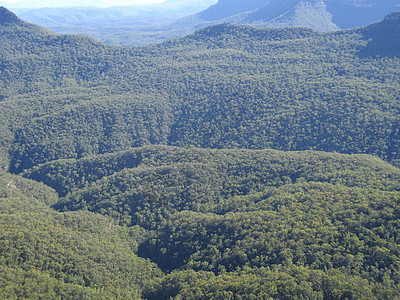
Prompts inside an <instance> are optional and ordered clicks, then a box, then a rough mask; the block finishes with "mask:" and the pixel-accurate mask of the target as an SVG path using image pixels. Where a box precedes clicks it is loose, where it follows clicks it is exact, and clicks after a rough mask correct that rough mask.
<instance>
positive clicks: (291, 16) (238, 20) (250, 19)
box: [16, 0, 400, 46]
mask: <svg viewBox="0 0 400 300" xmlns="http://www.w3.org/2000/svg"><path fill="white" fill-rule="evenodd" d="M213 3H215V0H214V1H213V0H199V1H195V2H191V3H190V4H187V3H186V4H184V2H182V1H180V0H169V1H166V2H164V3H162V4H158V5H148V6H138V7H114V8H107V9H104V8H68V9H65V8H64V9H59V8H51V9H45V8H43V9H35V10H32V9H31V10H17V11H16V12H17V15H18V16H20V17H21V18H22V19H23V20H25V21H28V22H32V23H35V24H39V25H42V26H45V27H46V28H49V29H51V30H53V31H55V32H57V33H76V34H86V35H90V36H93V37H95V38H97V39H99V40H101V41H102V42H105V43H108V44H115V45H121V46H138V45H145V44H154V43H160V42H162V41H165V40H168V39H172V38H177V37H182V36H185V35H188V34H190V33H193V32H194V31H196V30H198V29H200V28H204V27H206V26H209V25H212V24H219V23H231V24H247V25H254V26H264V27H307V28H312V29H315V30H319V31H333V30H338V29H346V28H354V27H360V26H366V25H368V24H370V23H373V22H376V21H378V20H381V19H383V18H384V16H385V15H387V14H389V13H391V12H395V11H398V10H400V6H399V5H400V2H399V0H385V1H378V0H359V1H353V0H325V1H323V0H308V1H303V0H254V1H245V0H219V1H218V2H217V3H215V4H213ZM211 4H213V5H211ZM210 5H211V6H210ZM202 9H203V10H202ZM201 10H202V11H201Z"/></svg>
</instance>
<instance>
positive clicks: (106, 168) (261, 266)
mask: <svg viewBox="0 0 400 300" xmlns="http://www.w3.org/2000/svg"><path fill="white" fill-rule="evenodd" d="M24 175H25V176H28V177H30V178H34V179H36V180H42V181H43V182H46V183H47V184H49V185H51V186H54V187H56V188H57V189H58V190H59V191H60V192H61V193H63V194H66V197H65V199H64V200H62V201H61V202H60V203H58V204H56V207H60V208H63V209H64V210H82V209H88V210H91V211H94V212H99V213H101V214H107V215H110V216H112V217H113V218H115V219H116V220H118V222H122V223H126V224H129V225H140V226H141V227H144V228H146V229H148V230H150V231H151V234H150V235H149V236H148V237H147V238H145V239H144V240H142V241H141V242H140V244H139V246H138V254H139V255H140V256H142V257H147V258H150V259H151V260H152V261H154V262H156V263H157V264H158V266H159V267H161V268H162V269H163V270H164V271H166V272H172V273H171V274H170V275H168V276H166V277H163V278H162V279H160V280H159V281H157V280H156V283H155V284H154V285H152V287H150V288H149V289H148V290H145V292H144V293H145V294H144V295H146V297H149V298H151V299H153V298H154V299H169V297H176V299H187V298H189V299H209V298H218V297H228V295H230V296H229V297H232V299H257V298H260V297H261V298H269V297H272V298H278V299H288V298H295V297H298V298H299V299H303V298H307V297H309V298H311V299H325V298H326V299H337V298H343V299H345V298H346V297H347V298H351V297H353V298H355V299H359V298H361V299H365V298H371V297H372V298H374V297H377V298H379V299H388V298H390V297H391V296H393V295H399V292H400V291H399V290H398V284H399V280H400V273H399V271H398V270H399V269H400V268H399V267H400V265H399V262H400V259H399V258H400V252H399V251H400V246H399V245H400V240H399V236H398V234H397V232H398V231H399V230H400V228H399V225H400V223H399V222H398V220H399V218H400V215H399V212H400V207H399V204H400V186H399V179H400V170H399V169H398V168H396V167H393V166H391V165H390V164H388V163H386V162H384V161H382V160H380V159H378V158H375V157H371V156H368V155H344V154H332V153H324V152H314V151H303V152H282V151H276V150H211V149H209V150H206V149H194V148H191V149H184V148H176V147H166V146H148V147H144V148H135V149H131V150H129V151H124V152H120V153H115V154H106V155H101V156H95V157H91V158H89V157H88V158H84V159H80V160H71V159H70V160H60V161H55V162H51V163H47V164H44V165H42V166H39V167H37V168H34V169H32V170H31V171H29V172H26V173H25V174H24ZM177 270H181V271H180V272H175V271H177ZM196 272H200V273H196ZM271 278H275V279H276V280H275V281H271ZM248 281H249V282H250V281H251V282H253V283H252V284H250V285H248V284H246V282H248ZM157 282H158V283H157ZM221 282H222V283H221ZM206 283H207V284H208V286H206ZM291 287H292V288H291ZM385 295H386V296H385ZM229 297H228V298H229ZM235 297H236V298H235ZM241 297H242V298H241Z"/></svg>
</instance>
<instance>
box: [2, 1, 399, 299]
mask: <svg viewBox="0 0 400 300" xmlns="http://www.w3.org/2000/svg"><path fill="white" fill-rule="evenodd" d="M399 36H400V13H392V14H390V15H388V16H386V17H385V18H384V19H383V20H382V21H379V22H376V23H373V24H371V25H368V26H366V27H362V28H356V29H351V30H344V31H334V32H318V31H315V30H312V29H307V28H260V27H251V26H248V25H237V24H217V25H213V26H210V27H206V28H202V29H201V30H198V31H196V32H195V33H193V34H191V35H189V36H186V37H183V38H179V39H175V40H170V41H167V42H164V43H162V44H158V45H151V46H144V47H136V48H123V47H117V46H111V45H106V44H103V43H101V42H99V41H98V40H95V39H93V38H90V37H86V36H82V35H59V34H56V33H54V32H51V31H49V30H47V29H45V28H43V27H40V26H37V25H34V24H28V23H26V22H24V21H22V20H21V19H20V18H18V17H17V16H15V15H14V14H13V13H12V12H10V11H8V10H7V9H5V8H3V7H1V8H0V53H1V54H0V120H1V122H0V166H1V169H0V298H1V299H24V298H26V299H155V300H159V299H165V300H168V299H270V298H272V299H387V300H389V299H397V298H399V297H400V235H399V234H398V233H399V232H400V223H399V219H400V169H399V168H398V167H397V166H400V103H399V99H400V82H399V78H400V40H399V38H398V37H399Z"/></svg>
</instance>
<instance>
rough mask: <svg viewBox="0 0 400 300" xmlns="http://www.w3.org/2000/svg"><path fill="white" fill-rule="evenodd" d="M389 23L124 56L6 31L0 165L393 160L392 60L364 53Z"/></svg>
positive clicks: (207, 33)
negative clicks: (218, 154) (299, 157)
mask: <svg viewBox="0 0 400 300" xmlns="http://www.w3.org/2000/svg"><path fill="white" fill-rule="evenodd" d="M389 21H390V22H389ZM397 23H398V20H397V19H396V18H395V17H393V18H392V19H390V20H389V19H388V20H385V21H383V22H382V24H381V25H380V26H375V25H374V26H370V27H367V28H363V29H357V30H352V31H343V32H334V33H324V34H323V33H317V32H314V31H312V30H307V29H301V28H291V29H288V28H285V29H265V28H252V27H248V26H237V25H227V24H224V25H217V26H212V27H208V28H205V29H203V30H200V31H198V32H197V33H195V34H193V35H190V36H188V37H186V38H183V39H178V40H172V41H169V42H165V43H163V44H160V45H155V46H148V47H142V48H133V49H128V48H117V47H112V46H107V45H104V44H101V43H99V42H96V41H95V40H92V39H89V38H85V37H83V36H59V35H55V34H51V33H48V32H47V31H44V30H40V29H37V28H36V27H35V28H31V27H21V26H7V27H4V26H3V27H1V28H0V31H1V44H0V50H1V52H2V56H1V61H0V72H1V77H0V78H1V79H0V95H1V98H2V101H1V102H0V106H1V111H4V112H5V115H6V117H5V118H4V120H5V124H2V125H1V128H0V134H1V136H4V138H3V139H2V141H1V144H0V150H1V151H0V153H2V155H3V157H2V161H3V162H2V164H3V165H5V166H9V170H11V171H12V172H15V173H18V172H21V171H23V170H24V169H29V168H31V167H33V166H35V165H38V164H40V163H45V162H47V161H52V160H56V159H65V158H80V157H84V156H87V155H95V154H101V153H111V152H115V151H120V150H125V149H129V148H130V147H137V146H144V145H148V144H167V145H175V146H185V147H186V146H195V147H204V148H251V149H265V148H275V149H280V150H309V149H314V150H323V151H336V152H342V153H369V154H374V155H377V156H379V157H381V158H384V159H386V160H388V161H392V162H396V160H398V159H400V156H399V155H400V154H399V152H398V149H399V148H400V147H399V145H400V142H399V141H400V138H399V130H398V128H399V127H400V126H399V124H400V123H399V114H398V111H399V103H398V101H397V100H398V96H399V95H398V91H399V81H398V80H397V78H398V77H399V76H400V74H399V70H400V60H399V53H397V52H398V51H397V50H396V49H397V48H393V51H392V52H391V53H390V55H388V56H383V55H382V53H376V54H379V55H381V56H379V57H378V56H377V55H373V51H374V50H373V49H374V48H373V47H372V48H371V44H369V40H370V36H369V35H368V34H373V35H374V36H376V35H377V34H379V35H380V36H386V33H387V32H392V30H393V28H395V26H398V25H397ZM396 32H397V31H396ZM393 39H394V40H396V41H397V39H395V38H394V37H393V35H390V34H389V35H388V38H387V40H388V41H392V42H393V43H396V41H394V40H393ZM363 51H367V52H368V53H369V56H368V57H365V56H364V55H363V53H364V52H363ZM371 56H372V57H373V58H370V57H371Z"/></svg>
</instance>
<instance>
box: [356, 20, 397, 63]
mask: <svg viewBox="0 0 400 300" xmlns="http://www.w3.org/2000/svg"><path fill="white" fill-rule="evenodd" d="M362 33H363V35H364V37H365V38H366V39H368V40H370V42H369V43H368V45H367V47H365V48H364V49H363V50H361V51H360V56H362V57H375V56H387V57H400V39H399V37H400V12H396V13H392V14H390V15H388V16H386V17H385V18H384V19H383V20H382V21H380V22H376V23H373V24H371V25H369V26H367V27H365V29H362Z"/></svg>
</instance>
